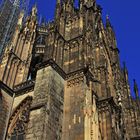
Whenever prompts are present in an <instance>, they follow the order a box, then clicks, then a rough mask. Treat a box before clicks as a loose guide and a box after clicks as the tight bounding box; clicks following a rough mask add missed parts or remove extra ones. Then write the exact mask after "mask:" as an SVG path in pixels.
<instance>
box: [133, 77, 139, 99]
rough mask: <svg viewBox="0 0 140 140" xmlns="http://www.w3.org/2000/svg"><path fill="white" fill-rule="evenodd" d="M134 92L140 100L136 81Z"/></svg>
mask: <svg viewBox="0 0 140 140" xmlns="http://www.w3.org/2000/svg"><path fill="white" fill-rule="evenodd" d="M134 92H135V97H136V99H139V90H138V85H137V83H136V80H135V79H134Z"/></svg>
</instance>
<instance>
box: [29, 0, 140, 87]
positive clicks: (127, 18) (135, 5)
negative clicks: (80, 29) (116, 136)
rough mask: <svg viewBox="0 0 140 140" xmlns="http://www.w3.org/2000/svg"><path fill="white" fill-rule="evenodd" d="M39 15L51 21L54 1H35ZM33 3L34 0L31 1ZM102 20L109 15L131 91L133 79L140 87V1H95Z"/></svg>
mask: <svg viewBox="0 0 140 140" xmlns="http://www.w3.org/2000/svg"><path fill="white" fill-rule="evenodd" d="M36 2H37V5H38V9H39V14H42V16H45V17H46V19H47V20H51V19H53V15H54V10H55V2H56V0H36ZM31 3H34V0H32V1H31ZM97 3H98V4H100V5H101V6H102V8H103V19H104V20H105V17H106V14H108V15H109V17H110V20H111V22H112V25H113V27H114V30H115V33H116V38H117V44H118V48H119V50H120V58H121V62H123V61H125V62H126V65H127V67H128V71H129V79H130V83H131V88H132V90H133V79H134V78H135V79H136V80H137V83H138V85H139V87H140V74H139V72H140V0H97Z"/></svg>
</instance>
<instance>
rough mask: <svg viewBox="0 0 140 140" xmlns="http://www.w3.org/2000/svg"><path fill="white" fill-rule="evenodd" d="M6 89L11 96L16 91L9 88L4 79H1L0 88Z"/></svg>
mask: <svg viewBox="0 0 140 140" xmlns="http://www.w3.org/2000/svg"><path fill="white" fill-rule="evenodd" d="M1 89H2V90H4V91H5V92H6V93H7V94H9V95H10V96H11V97H12V96H13V94H14V91H13V90H12V89H11V88H9V87H8V86H7V85H6V84H4V83H3V82H2V81H0V90H1Z"/></svg>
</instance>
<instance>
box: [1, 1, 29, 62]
mask: <svg viewBox="0 0 140 140" xmlns="http://www.w3.org/2000/svg"><path fill="white" fill-rule="evenodd" d="M28 7H29V0H3V1H2V3H1V7H0V60H1V58H2V54H3V51H4V49H5V47H6V44H7V43H9V42H10V41H11V38H12V35H13V33H14V30H15V27H16V23H17V20H18V16H19V13H20V11H21V10H23V11H24V13H25V17H26V16H27V14H28Z"/></svg>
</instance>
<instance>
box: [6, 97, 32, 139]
mask: <svg viewBox="0 0 140 140" xmlns="http://www.w3.org/2000/svg"><path fill="white" fill-rule="evenodd" d="M31 103H32V97H31V96H28V97H26V98H25V99H24V100H23V101H22V102H21V103H20V104H19V106H18V107H17V108H16V109H15V110H14V112H13V114H12V116H11V119H10V121H9V127H8V139H9V140H24V139H25V129H26V126H27V124H28V121H29V114H30V105H31Z"/></svg>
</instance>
